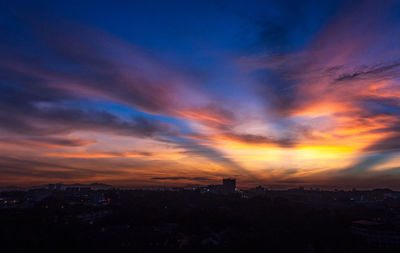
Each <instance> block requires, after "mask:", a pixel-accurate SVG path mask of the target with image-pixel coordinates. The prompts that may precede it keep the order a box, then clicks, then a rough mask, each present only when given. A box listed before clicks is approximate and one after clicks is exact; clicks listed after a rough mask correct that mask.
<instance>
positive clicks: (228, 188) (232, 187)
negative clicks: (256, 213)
mask: <svg viewBox="0 0 400 253" xmlns="http://www.w3.org/2000/svg"><path fill="white" fill-rule="evenodd" d="M222 191H223V193H224V194H230V193H234V192H235V191H236V179H233V178H224V179H222Z"/></svg>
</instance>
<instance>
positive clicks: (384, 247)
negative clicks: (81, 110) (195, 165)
mask: <svg viewBox="0 0 400 253" xmlns="http://www.w3.org/2000/svg"><path fill="white" fill-rule="evenodd" d="M37 191H38V192H34V193H32V192H31V193H29V194H28V193H27V192H8V193H1V195H0V196H2V198H1V200H2V203H0V204H2V206H0V207H1V209H0V248H1V249H2V250H1V252H238V251H242V252H399V248H398V244H396V243H393V239H394V240H396V238H397V237H396V236H397V233H398V232H397V231H398V230H397V229H398V228H397V227H396V224H397V220H398V219H397V218H398V217H399V216H398V214H399V213H398V212H399V206H400V205H399V200H398V199H394V198H383V197H382V196H383V195H382V194H383V193H382V192H375V194H376V196H377V197H374V196H373V193H372V192H369V193H364V195H365V196H364V195H362V193H357V194H356V193H354V192H319V191H317V192H315V191H308V192H307V191H302V190H299V191H285V192H272V191H269V192H265V191H261V192H260V190H258V191H255V192H249V194H248V195H245V196H244V195H243V194H231V195H218V194H209V193H200V192H199V191H179V192H172V191H121V190H98V191H92V190H88V191H87V192H83V191H81V192H78V193H77V192H69V193H68V192H66V191H58V192H57V191H53V192H52V193H51V194H49V193H46V191H45V190H42V192H40V190H37ZM43 194H44V195H43ZM352 194H353V195H354V196H353V195H352ZM37 196H42V199H40V198H39V199H40V200H37V199H35V198H38V197H37ZM43 196H46V197H43ZM371 196H372V197H371ZM386 196H387V195H386ZM367 197H368V198H369V200H368V201H367V200H364V198H367ZM354 198H363V200H362V201H357V200H355V199H354ZM374 198H375V200H373V201H371V199H374ZM359 220H363V221H364V223H363V222H358V223H357V222H356V223H354V221H359ZM366 221H369V222H370V223H368V222H366ZM354 226H356V227H357V226H358V227H361V228H363V227H364V228H366V230H362V229H361V232H362V231H364V232H365V231H366V232H367V235H364V236H360V235H359V234H357V232H354V231H355V230H354ZM376 229H377V231H378V233H377V234H375V235H378V236H379V237H382V236H383V238H381V239H379V240H380V241H376V238H377V237H376V236H374V234H373V233H374V231H375V230H376ZM358 231H359V230H358ZM368 233H372V234H371V235H369V236H368ZM385 235H386V236H387V238H386V237H385Z"/></svg>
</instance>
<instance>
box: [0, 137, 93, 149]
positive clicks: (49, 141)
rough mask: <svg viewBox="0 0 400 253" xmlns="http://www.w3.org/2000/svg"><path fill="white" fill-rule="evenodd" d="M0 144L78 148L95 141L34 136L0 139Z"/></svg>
mask: <svg viewBox="0 0 400 253" xmlns="http://www.w3.org/2000/svg"><path fill="white" fill-rule="evenodd" d="M0 142H3V143H8V144H16V145H25V146H37V147H79V146H87V145H90V144H93V143H95V142H96V141H93V140H87V139H83V138H66V137H50V136H34V137H22V138H21V137H18V136H14V137H13V138H10V137H7V138H0Z"/></svg>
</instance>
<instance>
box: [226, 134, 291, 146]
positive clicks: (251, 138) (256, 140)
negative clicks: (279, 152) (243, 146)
mask: <svg viewBox="0 0 400 253" xmlns="http://www.w3.org/2000/svg"><path fill="white" fill-rule="evenodd" d="M226 136H227V137H228V138H230V139H232V140H235V141H240V142H244V143H250V144H275V145H278V146H281V147H292V146H294V145H295V140H294V139H291V138H284V139H276V138H270V137H265V136H262V135H255V134H236V133H227V134H226Z"/></svg>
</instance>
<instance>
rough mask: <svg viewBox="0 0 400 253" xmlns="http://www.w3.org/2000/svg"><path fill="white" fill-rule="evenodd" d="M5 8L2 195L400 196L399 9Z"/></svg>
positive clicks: (208, 5)
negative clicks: (173, 190)
mask: <svg viewBox="0 0 400 253" xmlns="http://www.w3.org/2000/svg"><path fill="white" fill-rule="evenodd" d="M0 6H1V8H0V13H1V15H0V16H1V18H0V34H1V38H2V39H1V40H0V54H1V58H0V77H1V78H0V109H1V110H0V186H8V185H17V186H32V185H40V184H47V183H57V182H63V183H65V184H68V183H76V182H80V183H95V182H101V183H105V184H110V185H115V186H151V185H167V186H184V185H209V184H215V183H216V182H220V180H221V179H222V178H236V179H237V184H238V185H239V187H254V186H257V185H263V186H268V185H276V186H282V187H286V186H287V187H288V188H290V187H291V186H298V185H302V186H305V187H309V186H319V187H321V188H324V187H326V188H353V187H356V188H361V189H363V188H393V189H399V184H398V182H400V181H399V180H400V173H399V172H400V169H399V168H400V157H399V151H400V144H399V143H400V142H399V141H400V120H399V115H400V103H399V98H400V86H399V84H400V83H399V81H400V80H399V77H400V54H399V53H400V48H399V45H400V32H399V30H400V29H399V28H400V16H399V15H398V14H399V13H400V4H399V3H396V1H379V2H378V1H322V2H321V1H250V2H248V1H246V2H243V1H215V2H214V1H194V2H191V3H188V2H185V1H168V2H167V1H149V2H148V3H144V2H143V3H139V2H137V1H133V2H130V3H124V2H117V3H115V4H112V5H111V4H110V3H106V2H103V1H98V2H96V3H89V2H82V1H80V2H79V1H76V2H75V1H68V2H63V1H56V2H51V1H37V2H36V1H35V2H30V1H15V2H11V1H8V2H4V3H1V4H0Z"/></svg>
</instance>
